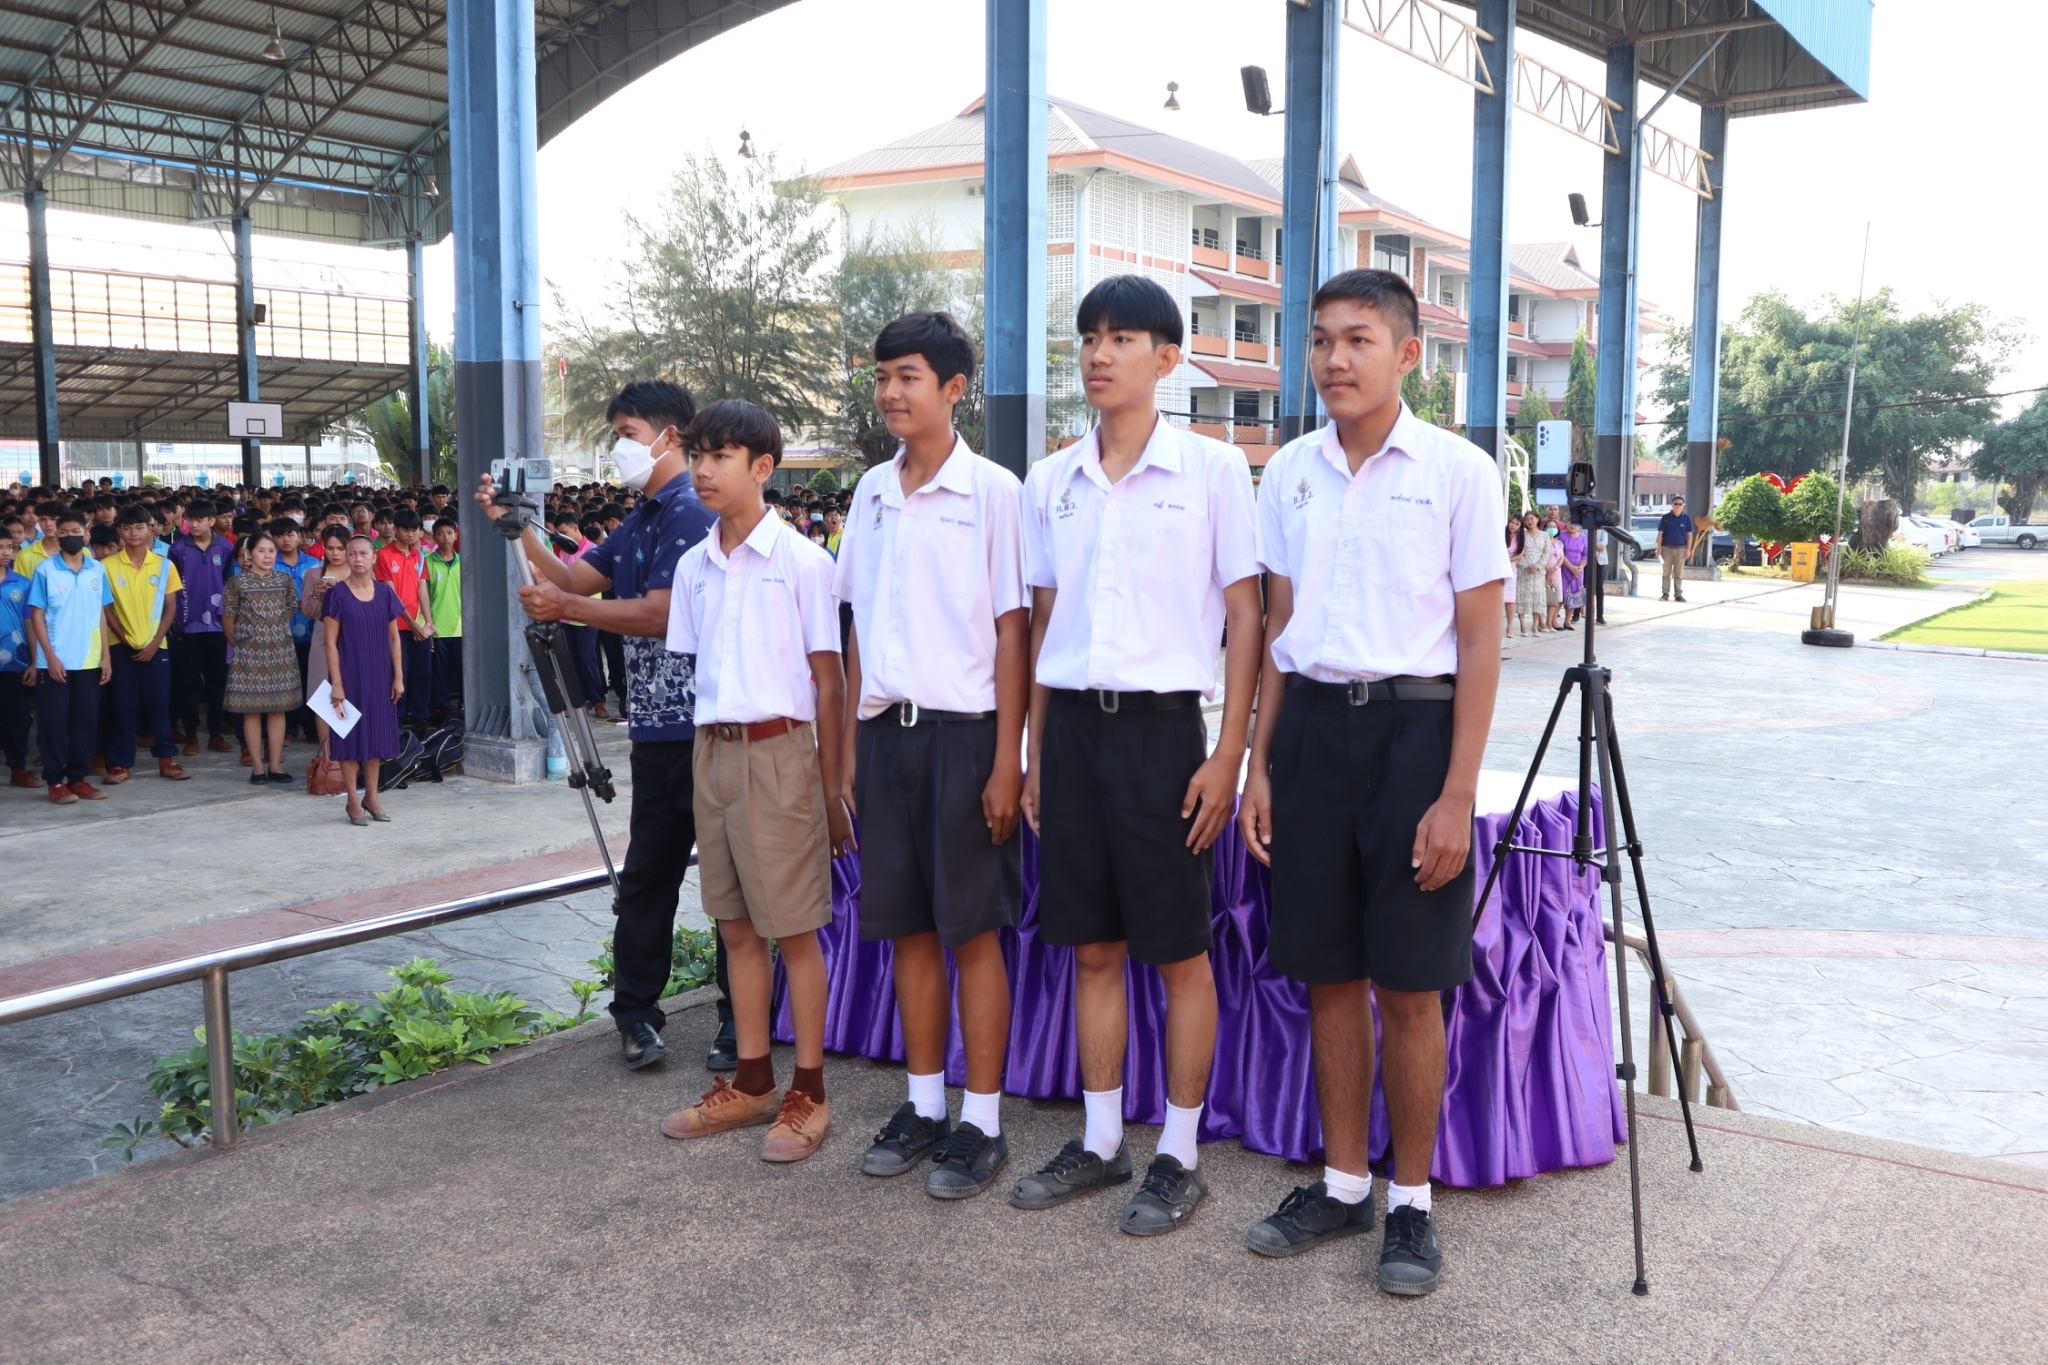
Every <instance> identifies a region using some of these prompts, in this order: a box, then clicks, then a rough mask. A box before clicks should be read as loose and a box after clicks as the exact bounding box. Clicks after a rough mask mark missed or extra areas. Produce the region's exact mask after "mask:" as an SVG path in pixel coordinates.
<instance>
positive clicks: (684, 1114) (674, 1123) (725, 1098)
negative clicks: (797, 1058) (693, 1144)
mask: <svg viewBox="0 0 2048 1365" xmlns="http://www.w3.org/2000/svg"><path fill="white" fill-rule="evenodd" d="M774 1120H775V1092H774V1091H773V1090H771V1091H769V1092H768V1093H767V1094H765V1095H749V1094H746V1093H745V1092H743V1091H739V1090H735V1089H733V1088H732V1084H731V1082H729V1081H727V1080H726V1079H725V1077H723V1076H720V1077H719V1078H718V1079H717V1080H715V1081H713V1082H712V1083H711V1088H710V1089H709V1090H707V1091H705V1092H704V1098H703V1099H701V1100H699V1101H697V1103H695V1104H693V1105H691V1106H690V1107H689V1108H688V1109H678V1110H677V1111H676V1112H675V1113H673V1114H670V1115H669V1116H668V1117H667V1118H665V1119H663V1120H662V1121H661V1131H662V1133H663V1134H664V1135H666V1136H668V1137H672V1138H698V1137H709V1136H711V1135H712V1134H713V1133H723V1132H726V1131H727V1130H728V1129H732V1128H757V1127H759V1126H760V1125H762V1124H764V1123H772V1122H774Z"/></svg>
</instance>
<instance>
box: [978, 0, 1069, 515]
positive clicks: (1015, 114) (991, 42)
mask: <svg viewBox="0 0 2048 1365" xmlns="http://www.w3.org/2000/svg"><path fill="white" fill-rule="evenodd" d="M987 42H988V85H987V90H988V97H987V99H986V101H985V102H984V105H983V108H982V116H981V117H982V129H983V137H984V139H985V142H984V150H983V153H982V156H983V166H984V171H985V173H986V176H987V180H986V183H985V185H984V197H983V199H982V243H983V249H984V251H985V253H986V258H985V260H984V262H983V271H982V278H983V286H982V287H983V290H984V293H983V299H982V308H983V314H984V316H985V319H986V321H985V323H984V326H985V330H986V349H987V355H986V356H985V357H984V359H983V370H982V383H983V393H984V394H985V396H986V398H987V423H988V425H987V435H986V438H985V444H986V445H987V446H988V450H987V451H986V452H985V453H986V454H987V455H988V457H989V458H990V459H991V460H994V461H995V462H996V463H997V464H999V465H1002V466H1003V467H1004V468H1006V469H1008V470H1009V471H1010V472H1011V473H1013V474H1015V475H1017V476H1018V477H1019V478H1022V477H1023V476H1024V472H1025V470H1026V469H1028V468H1029V467H1030V465H1031V462H1032V461H1033V460H1034V459H1037V458H1038V457H1039V456H1040V455H1042V454H1044V453H1045V242H1046V237H1045V231H1046V228H1045V173H1046V167H1045V107H1046V106H1045V0H988V38H987ZM1076 302H1079V300H1076Z"/></svg>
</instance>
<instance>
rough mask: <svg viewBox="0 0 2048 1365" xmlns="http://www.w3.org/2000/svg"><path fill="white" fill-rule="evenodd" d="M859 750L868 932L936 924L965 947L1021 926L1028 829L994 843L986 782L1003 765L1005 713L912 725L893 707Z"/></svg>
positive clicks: (858, 742)
mask: <svg viewBox="0 0 2048 1365" xmlns="http://www.w3.org/2000/svg"><path fill="white" fill-rule="evenodd" d="M854 755H855V767H854V797H853V799H854V801H855V803H856V804H857V805H858V806H859V807H860V936H861V937H862V938H863V939H867V940H870V941H872V940H876V939H885V938H902V937H904V936H905V935H907V934H928V933H932V932H934V931H936V932H937V934H938V936H939V942H941V943H943V944H944V945H945V946H946V947H948V948H958V947H959V946H960V945H962V944H963V943H968V942H970V941H972V940H974V939H976V938H979V937H980V936H981V935H983V934H985V933H987V932H988V931H989V930H991V929H1004V928H1008V927H1010V926H1012V925H1014V924H1016V923H1017V920H1018V918H1019V916H1021V915H1022V913H1023V906H1024V863H1023V853H1022V849H1023V843H1024V839H1023V835H1022V834H1020V833H1019V832H1018V831H1016V830H1014V829H1013V830H1011V831H1010V837H1009V838H1008V839H1007V840H1006V841H1004V842H1003V843H1001V844H992V843H990V842H989V838H988V822H987V821H986V820H985V819H983V817H982V813H981V792H982V788H984V787H986V786H987V785H988V777H989V774H990V773H991V772H993V771H994V770H995V761H996V721H995V717H993V716H990V717H989V718H988V719H986V720H972V721H925V722H924V723H922V724H919V725H902V724H900V723H898V721H897V718H896V712H895V711H894V710H893V709H891V710H889V711H886V712H884V713H883V714H882V715H881V716H879V717H877V718H876V719H874V720H864V721H862V722H861V723H860V733H859V734H858V735H857V736H856V738H855V750H854ZM1019 823H1022V822H1021V821H1020V822H1019Z"/></svg>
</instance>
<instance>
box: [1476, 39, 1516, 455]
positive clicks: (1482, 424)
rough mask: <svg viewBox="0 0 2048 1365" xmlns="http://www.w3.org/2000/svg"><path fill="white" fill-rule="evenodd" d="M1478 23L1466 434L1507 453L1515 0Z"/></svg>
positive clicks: (1481, 444) (1479, 443)
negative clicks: (1480, 62) (1488, 86)
mask: <svg viewBox="0 0 2048 1365" xmlns="http://www.w3.org/2000/svg"><path fill="white" fill-rule="evenodd" d="M1478 18H1479V27H1480V28H1482V29H1484V30H1485V31H1486V32H1488V33H1490V34H1492V35H1493V38H1492V40H1491V41H1490V42H1484V43H1481V44H1479V55H1480V56H1482V57H1484V58H1485V59H1486V69H1487V71H1488V72H1490V73H1491V74H1492V76H1493V90H1494V93H1492V94H1491V95H1489V94H1487V93H1486V92H1485V91H1483V90H1476V91H1474V92H1473V94H1472V286H1471V302H1470V305H1469V308H1468V311H1467V317H1466V321H1467V324H1468V326H1467V329H1466V330H1467V333H1468V335H1469V340H1467V342H1466V343H1465V435H1466V437H1467V438H1468V439H1469V440H1470V441H1471V442H1472V444H1474V445H1476V446H1478V447H1479V448H1480V449H1481V450H1483V451H1485V452H1486V453H1487V454H1489V455H1491V456H1493V458H1494V459H1495V460H1499V459H1500V458H1501V454H1502V452H1503V450H1504V449H1505V447H1504V446H1503V445H1502V443H1501V433H1502V432H1503V431H1504V430H1505V429H1506V427H1507V424H1508V420H1507V419H1508V410H1507V392H1508V346H1507V326H1508V324H1507V318H1508V245H1509V242H1508V177H1509V172H1510V168H1511V167H1512V166H1513V164H1514V160H1513V157H1512V155H1511V149H1512V145H1513V141H1514V127H1515V0H1479V15H1478Z"/></svg>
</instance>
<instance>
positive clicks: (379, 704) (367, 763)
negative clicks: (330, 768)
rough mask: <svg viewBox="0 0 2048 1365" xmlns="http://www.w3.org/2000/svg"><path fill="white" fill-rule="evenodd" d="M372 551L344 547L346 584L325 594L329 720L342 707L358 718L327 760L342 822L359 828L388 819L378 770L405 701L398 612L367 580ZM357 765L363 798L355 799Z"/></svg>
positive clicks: (387, 593)
mask: <svg viewBox="0 0 2048 1365" xmlns="http://www.w3.org/2000/svg"><path fill="white" fill-rule="evenodd" d="M376 554H377V550H376V546H375V545H373V544H372V543H371V542H370V539H369V537H367V536H357V537H356V538H355V539H353V540H351V541H350V542H349V543H348V577H347V578H345V579H343V580H342V581H341V582H340V583H337V584H335V585H334V586H333V587H331V588H329V589H328V590H327V601H326V604H325V610H326V617H327V619H326V621H325V623H324V625H325V629H326V632H327V684H328V687H329V688H330V689H331V692H330V695H331V698H332V701H333V704H334V709H335V710H336V711H337V712H341V711H343V710H344V703H347V704H350V705H353V706H354V707H355V709H356V710H357V711H358V712H360V713H361V714H360V715H359V716H358V718H357V719H356V722H355V724H354V725H353V726H351V727H349V731H348V733H347V734H343V733H341V731H340V730H338V729H337V730H336V731H335V732H334V736H333V738H332V739H331V740H330V741H329V752H330V753H331V754H332V755H333V756H334V757H335V758H336V759H338V760H339V761H340V763H341V777H342V782H343V784H344V785H345V788H346V790H347V792H348V822H349V823H350V824H352V825H367V824H369V823H370V821H372V820H376V821H379V822H388V821H389V820H390V819H391V817H390V816H388V815H386V814H385V813H384V807H383V806H382V805H381V804H380V803H379V802H378V800H377V775H378V769H380V768H381V767H382V766H383V763H384V760H385V759H387V758H396V757H398V746H399V739H398V699H399V698H400V697H402V696H404V695H405V663H404V659H403V656H402V655H401V654H400V653H399V648H400V647H399V643H398V623H399V621H401V620H402V619H404V617H405V606H404V604H403V603H401V602H400V601H399V600H398V594H397V593H395V592H393V591H392V590H391V585H390V584H389V583H383V582H379V581H378V580H377V579H376V578H374V577H373V576H372V574H371V568H372V565H373V564H374V563H375V560H376ZM358 765H361V776H362V783H363V789H364V790H363V794H362V796H361V798H360V801H359V799H358V796H357V791H356V778H357V773H358Z"/></svg>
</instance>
